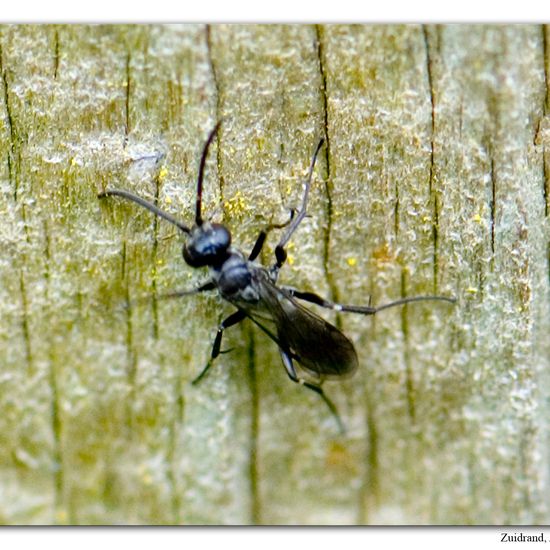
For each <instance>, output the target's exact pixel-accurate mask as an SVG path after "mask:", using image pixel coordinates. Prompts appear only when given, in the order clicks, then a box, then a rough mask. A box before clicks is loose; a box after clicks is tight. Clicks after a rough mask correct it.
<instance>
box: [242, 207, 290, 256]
mask: <svg viewBox="0 0 550 550" xmlns="http://www.w3.org/2000/svg"><path fill="white" fill-rule="evenodd" d="M295 213H296V211H295V210H294V208H293V209H292V210H291V211H290V219H289V220H288V221H287V222H285V223H272V224H270V225H268V226H267V227H266V228H265V229H262V231H260V234H259V235H258V238H257V239H256V242H255V243H254V247H253V248H252V251H251V252H250V254H249V256H248V261H250V262H253V261H254V260H255V259H256V258H257V257H258V256H259V255H260V252H261V251H262V248H263V246H264V243H265V240H266V238H267V235H268V233H269V232H270V231H271V230H272V229H283V227H286V226H287V225H288V224H289V223H290V222H291V221H292V220H293V219H294V214H295Z"/></svg>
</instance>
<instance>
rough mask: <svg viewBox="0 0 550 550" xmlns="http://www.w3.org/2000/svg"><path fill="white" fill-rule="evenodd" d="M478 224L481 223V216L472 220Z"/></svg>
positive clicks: (476, 216)
mask: <svg viewBox="0 0 550 550" xmlns="http://www.w3.org/2000/svg"><path fill="white" fill-rule="evenodd" d="M472 219H473V220H474V221H475V222H476V223H480V222H481V216H480V215H479V214H476V215H475V216H474V217H473V218H472Z"/></svg>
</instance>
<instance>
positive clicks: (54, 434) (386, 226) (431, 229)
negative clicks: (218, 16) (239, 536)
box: [0, 25, 550, 524]
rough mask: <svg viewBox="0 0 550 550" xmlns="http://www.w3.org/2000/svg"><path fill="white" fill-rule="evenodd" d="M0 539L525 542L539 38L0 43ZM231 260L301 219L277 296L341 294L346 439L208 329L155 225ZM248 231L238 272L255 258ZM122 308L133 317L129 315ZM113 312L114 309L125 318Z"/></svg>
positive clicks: (38, 34) (545, 202)
mask: <svg viewBox="0 0 550 550" xmlns="http://www.w3.org/2000/svg"><path fill="white" fill-rule="evenodd" d="M0 30H1V41H0V46H1V52H0V54H1V58H0V59H1V67H0V69H1V74H2V86H1V87H0V112H1V120H2V127H1V129H2V131H1V133H0V159H1V161H0V185H1V193H0V243H1V246H2V254H1V257H0V280H1V281H2V284H1V285H0V293H1V294H0V310H1V319H2V323H1V324H0V368H1V374H0V382H1V383H0V411H2V414H1V415H0V441H1V445H0V519H1V521H2V522H4V523H8V524H25V523H44V524H51V523H71V524H95V523H108V524H111V523H124V524H149V523H151V524H167V523H188V524H189V523H191V524H249V523H265V524H364V523H374V524H396V523H398V524H431V523H445V524H464V523H467V524H491V523H499V524H500V523H514V524H520V523H539V522H541V523H548V521H549V520H550V516H549V512H548V504H549V502H548V499H549V496H548V495H550V491H549V479H548V471H549V465H550V464H549V463H550V456H549V451H548V449H549V443H550V437H549V435H550V434H549V429H548V422H547V417H548V414H549V413H550V410H549V405H548V400H547V398H546V395H547V393H548V391H549V389H550V379H549V374H548V373H549V372H550V369H549V367H550V361H549V357H550V349H549V342H548V340H549V339H548V333H549V330H550V326H549V325H550V314H549V310H550V308H549V305H550V299H549V286H550V285H549V283H550V281H549V272H550V270H549V261H550V245H549V226H548V211H549V202H550V200H549V198H548V196H549V192H550V187H549V184H548V178H547V174H548V164H549V163H550V160H549V159H550V156H549V155H548V153H547V151H546V150H547V146H548V143H549V139H550V138H549V137H548V127H549V126H548V121H547V118H546V113H547V109H548V106H549V100H548V84H547V79H546V75H547V72H548V69H549V61H548V56H547V52H546V44H547V35H548V30H547V29H545V28H542V27H537V26H460V25H456V26H427V27H422V26H416V25H414V26H393V25H392V26H382V25H373V26H363V25H353V26H336V25H326V26H319V27H317V26H308V25H296V26H257V25H248V26H223V25H213V26H210V27H204V26H200V25H183V26H181V25H180V26H79V25H78V26H66V25H60V26H2V27H1V29H0ZM221 117H223V126H222V129H221V132H220V134H219V139H218V140H217V143H216V146H215V147H214V149H213V153H212V155H211V157H210V158H209V160H208V163H207V175H206V186H205V205H204V207H205V210H206V211H207V212H209V213H211V214H213V215H214V217H215V218H216V219H218V220H222V221H223V222H224V223H227V224H228V225H229V227H231V229H232V231H233V238H234V242H235V243H236V244H237V245H238V246H239V247H242V248H243V249H245V250H247V249H249V248H250V247H251V246H252V244H253V242H254V239H255V236H256V234H257V232H258V231H259V229H261V228H263V227H265V226H266V225H267V224H269V223H271V222H280V221H284V220H285V219H286V218H287V216H288V211H289V209H290V208H292V207H295V206H297V205H298V203H299V200H300V197H301V191H302V185H301V183H302V181H303V178H304V175H305V173H306V170H307V167H308V165H309V162H310V159H311V154H312V152H313V149H314V147H315V144H316V143H317V141H318V139H319V138H320V137H324V138H325V139H326V143H327V145H326V148H324V149H323V150H322V153H321V156H320V159H319V162H318V165H317V167H316V171H315V177H314V184H313V189H312V196H311V206H310V209H309V213H310V216H309V217H308V218H306V219H305V220H304V222H303V224H302V226H301V227H300V230H299V231H298V232H297V233H296V235H295V236H294V237H293V239H292V241H291V244H290V248H289V255H290V261H289V264H288V265H287V266H285V269H284V271H283V273H282V276H281V280H282V282H283V283H285V284H291V285H292V286H295V287H298V288H304V289H308V290H316V291H317V292H319V293H320V294H323V295H325V296H327V297H330V298H332V299H335V300H341V301H344V302H348V303H363V304H366V303H368V301H369V299H372V302H373V303H374V304H380V303H384V302H387V301H390V300H393V299H396V298H399V297H401V296H404V295H407V296H409V295H417V294H432V293H436V294H446V295H454V296H456V297H457V298H458V303H457V305H456V306H455V307H452V306H451V307H449V306H447V305H444V304H428V303H425V304H411V305H409V306H406V307H403V308H400V309H395V310H388V311H385V312H383V313H380V314H379V315H377V316H376V317H375V318H364V317H360V316H357V315H347V316H344V315H342V316H340V317H338V318H335V317H331V316H330V315H329V316H328V318H331V319H333V320H334V321H335V322H337V323H339V325H340V326H341V327H342V328H343V329H345V331H346V334H348V335H349V336H350V337H351V338H352V339H353V341H354V342H355V343H356V346H357V351H358V355H359V358H360V363H361V368H360V370H359V372H358V373H357V375H356V376H355V377H354V378H352V379H350V380H347V381H345V382H343V383H327V384H326V385H325V389H326V391H327V393H328V394H329V395H330V396H331V397H332V398H333V399H334V401H335V402H336V403H337V405H338V407H339V409H340V411H341V414H342V416H343V419H344V422H345V424H346V425H347V427H348V433H347V434H346V435H345V436H341V435H339V433H338V431H337V429H336V427H335V425H334V420H333V418H331V416H330V414H329V413H328V411H327V410H326V407H325V406H324V405H323V403H322V402H321V401H320V400H319V399H318V398H317V397H316V396H315V395H314V394H313V393H312V392H307V391H305V390H304V389H303V388H300V387H297V386H295V385H293V384H292V383H291V382H290V381H289V380H288V378H287V377H286V376H285V374H284V370H283V368H282V365H281V362H280V358H279V356H278V353H277V350H276V347H275V345H274V344H273V343H271V342H270V341H268V340H267V339H266V338H265V337H264V336H263V335H262V334H260V333H258V332H257V331H256V330H255V329H254V328H253V327H251V326H249V325H248V324H246V323H245V324H243V325H242V328H234V329H230V330H229V331H228V332H227V333H226V339H225V340H224V342H225V343H224V345H225V346H227V347H234V348H235V350H234V351H233V352H232V353H229V354H224V355H222V356H221V357H220V358H219V360H218V361H217V363H216V366H215V368H213V369H212V371H211V373H210V374H209V375H208V377H207V378H205V380H204V381H203V382H202V384H201V385H199V386H198V387H193V386H191V385H190V381H191V380H192V379H193V377H194V376H195V375H196V374H197V373H198V372H200V370H201V368H202V367H203V366H204V364H205V361H206V359H207V357H208V355H209V352H210V346H211V341H212V339H213V336H214V333H215V327H216V324H217V323H218V322H219V321H220V320H221V318H222V317H223V316H224V315H227V314H228V313H229V312H230V311H231V308H230V307H229V306H228V305H227V304H223V303H221V302H220V300H219V299H217V298H216V297H215V296H210V297H208V296H197V297H190V298H188V299H184V300H178V301H162V300H160V299H158V296H159V295H161V294H162V293H164V292H167V291H169V290H173V289H177V288H190V287H192V286H194V285H195V284H197V283H198V282H199V281H201V280H204V273H202V274H201V273H199V272H197V271H193V270H192V269H190V268H188V267H187V266H185V265H184V263H183V261H182V260H181V256H180V254H181V239H180V237H179V236H175V235H174V230H173V228H172V227H169V226H167V224H164V223H163V222H162V221H159V220H156V219H154V218H153V217H152V216H151V215H150V214H149V213H147V212H145V211H142V210H141V209H139V208H137V207H135V206H134V205H131V204H127V203H124V202H123V201H120V200H116V199H113V200H110V201H109V202H105V203H101V204H100V203H99V202H98V200H97V198H96V195H97V192H99V191H100V190H101V189H103V188H104V187H105V186H107V185H111V186H113V187H123V188H127V189H131V190H133V191H135V192H137V193H139V194H141V195H142V196H144V197H147V198H149V199H155V198H158V201H159V204H160V205H161V207H163V208H164V209H166V210H169V211H170V212H173V213H175V214H177V215H178V216H180V217H181V219H182V220H185V221H187V222H188V223H191V221H192V209H193V200H194V190H195V189H194V187H195V183H194V182H195V180H196V174H197V168H198V160H199V154H200V149H201V146H202V143H203V141H204V139H205V136H206V134H207V132H208V131H209V130H210V128H211V127H212V126H213V124H214V122H215V121H216V120H218V119H220V118H221ZM275 242H276V237H275V236H271V237H270V239H269V242H268V245H267V250H266V251H265V252H264V253H263V260H264V262H268V261H269V260H270V258H271V254H272V250H273V246H274V244H275ZM147 296H149V297H150V298H149V299H148V300H145V301H143V302H139V299H140V298H143V297H147ZM136 299H137V300H138V303H135V305H133V306H132V307H131V308H130V309H127V308H125V307H124V304H125V303H126V302H127V301H128V300H136Z"/></svg>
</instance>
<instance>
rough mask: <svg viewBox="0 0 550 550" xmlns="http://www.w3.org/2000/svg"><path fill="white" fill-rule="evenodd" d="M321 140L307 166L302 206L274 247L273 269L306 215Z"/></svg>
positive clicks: (278, 266) (280, 261)
mask: <svg viewBox="0 0 550 550" xmlns="http://www.w3.org/2000/svg"><path fill="white" fill-rule="evenodd" d="M323 141H324V140H321V141H319V143H318V145H317V148H316V149H315V153H313V158H312V159H311V164H310V166H309V172H308V176H307V180H306V184H305V190H304V197H303V199H302V206H301V207H300V210H298V212H297V215H296V217H295V218H294V219H293V220H292V223H291V224H290V226H289V228H288V229H287V230H286V231H285V233H284V235H283V236H282V237H281V240H280V241H279V244H278V245H277V246H276V247H275V260H276V261H275V266H274V267H275V269H280V268H281V267H282V266H283V264H284V263H285V261H286V257H287V254H286V250H285V245H286V243H287V242H288V241H289V240H290V237H292V234H293V233H294V231H296V229H298V226H299V225H300V222H301V221H302V220H303V219H304V218H305V216H306V210H307V199H308V195H309V188H310V187H311V178H312V177H313V168H314V167H315V161H316V160H317V155H318V154H319V149H321V145H323Z"/></svg>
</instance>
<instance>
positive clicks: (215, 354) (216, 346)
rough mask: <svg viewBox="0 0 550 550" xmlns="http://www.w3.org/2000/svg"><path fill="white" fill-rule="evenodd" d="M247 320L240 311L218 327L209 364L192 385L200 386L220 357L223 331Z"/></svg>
mask: <svg viewBox="0 0 550 550" xmlns="http://www.w3.org/2000/svg"><path fill="white" fill-rule="evenodd" d="M245 318H246V315H245V314H244V312H242V311H241V310H240V309H239V310H237V311H235V313H232V314H231V315H230V316H229V317H227V318H225V319H224V320H223V321H222V322H221V323H220V325H219V327H218V332H217V333H216V338H215V339H214V344H213V346H212V352H211V354H210V359H209V360H208V363H207V364H206V367H204V369H202V372H201V373H200V374H199V375H198V376H197V377H196V378H195V379H194V380H193V382H192V384H193V385H196V384H198V383H199V382H200V381H201V380H202V379H203V377H204V375H205V374H206V373H207V372H208V370H209V369H210V367H211V366H212V363H213V362H214V359H216V357H218V355H219V354H220V353H223V352H220V347H221V345H222V336H223V331H224V330H225V329H226V328H229V327H232V326H233V325H236V324H238V323H240V322H241V321H242V320H243V319H245Z"/></svg>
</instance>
